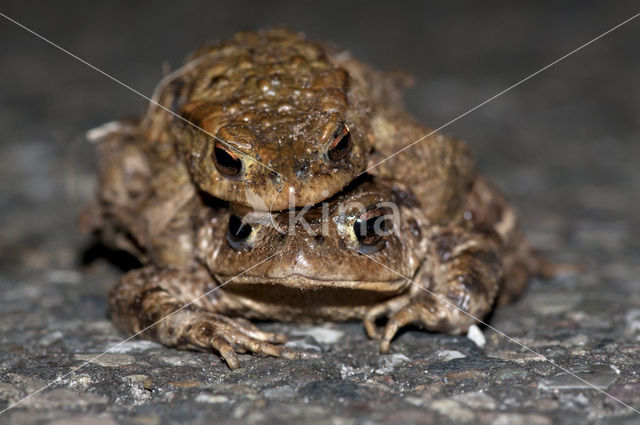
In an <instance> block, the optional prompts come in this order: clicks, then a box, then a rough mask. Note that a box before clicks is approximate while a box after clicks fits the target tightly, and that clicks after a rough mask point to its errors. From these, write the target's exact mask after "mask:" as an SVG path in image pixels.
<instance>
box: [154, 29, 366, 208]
mask: <svg viewBox="0 0 640 425" xmlns="http://www.w3.org/2000/svg"><path fill="white" fill-rule="evenodd" d="M362 84H363V82H362V81H356V80H354V79H352V78H350V76H349V74H348V73H347V71H346V70H345V69H344V68H343V67H341V66H340V65H339V64H338V63H337V61H336V60H335V59H334V58H333V57H332V52H331V51H330V49H329V48H328V47H327V46H324V45H321V44H318V43H314V42H310V41H308V40H306V39H305V38H304V36H303V35H302V34H301V33H295V32H293V31H288V30H284V29H270V30H264V31H258V32H244V33H238V34H236V35H235V37H233V38H232V39H231V40H228V41H225V42H220V43H217V44H213V45H209V46H205V47H203V48H201V49H200V50H198V51H197V52H196V53H195V54H193V55H191V56H190V57H189V58H188V60H187V61H186V63H185V65H184V67H183V68H181V69H180V70H178V71H176V72H175V73H174V74H172V75H170V76H169V77H167V78H166V79H165V80H164V81H163V82H161V83H160V85H159V87H158V89H157V95H156V98H157V100H158V101H159V103H160V104H161V105H163V106H165V107H166V108H168V109H170V110H171V111H173V112H175V113H176V114H178V115H180V116H181V117H183V118H184V119H186V120H188V121H189V122H190V123H192V124H195V126H197V127H199V128H196V127H194V126H193V125H190V124H189V123H187V122H185V121H184V120H181V119H179V118H177V117H175V116H172V115H170V114H169V113H167V112H166V110H164V109H162V108H159V107H157V106H155V105H151V107H150V109H149V111H148V113H147V116H146V117H145V120H144V122H143V127H144V128H145V129H146V130H147V133H148V134H147V137H148V139H149V141H150V143H157V141H158V140H159V139H169V138H170V139H172V140H173V142H174V143H175V148H176V150H177V152H178V153H179V154H180V155H181V156H182V158H183V160H184V161H185V163H186V164H187V165H188V168H189V170H190V172H191V174H192V176H193V179H194V181H195V182H196V183H197V185H198V186H199V187H200V189H202V190H204V191H205V192H207V193H209V194H211V195H213V196H216V197H218V198H221V199H224V200H227V201H230V202H234V203H239V204H244V205H247V206H251V207H254V208H260V209H268V210H275V211H277V210H283V209H287V208H289V207H291V206H297V205H298V206H300V205H312V204H316V203H318V202H320V201H322V200H323V199H325V198H327V197H329V196H331V195H333V194H335V193H337V192H338V191H339V190H341V189H342V188H343V187H345V186H346V185H347V184H348V183H349V182H351V180H353V178H354V177H355V176H356V175H358V174H359V173H360V172H361V171H363V170H364V168H365V165H366V163H367V159H368V152H369V150H370V148H371V145H372V134H371V129H370V115H371V111H370V106H369V99H368V98H367V97H366V96H364V92H365V90H362V89H361V88H360V86H361V85H362ZM343 125H346V126H347V128H348V130H349V133H350V138H351V143H352V147H351V150H350V153H349V154H348V155H347V156H346V157H344V158H342V159H339V160H332V159H330V158H329V156H328V154H327V150H328V148H329V145H330V144H331V143H332V142H333V141H334V139H335V138H336V132H338V131H339V130H340V129H341V126H343ZM203 130H204V131H203ZM216 143H222V144H223V145H225V146H226V147H228V148H229V149H230V152H231V153H232V154H233V155H236V156H238V158H239V159H241V160H242V163H243V167H242V171H241V172H240V174H238V175H235V176H229V175H228V174H224V173H222V172H221V171H220V170H219V169H218V168H217V167H216V165H215V162H214V147H215V145H216ZM256 199H260V202H259V203H258V204H256V203H255V200H256Z"/></svg>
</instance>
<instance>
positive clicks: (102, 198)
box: [80, 30, 543, 368]
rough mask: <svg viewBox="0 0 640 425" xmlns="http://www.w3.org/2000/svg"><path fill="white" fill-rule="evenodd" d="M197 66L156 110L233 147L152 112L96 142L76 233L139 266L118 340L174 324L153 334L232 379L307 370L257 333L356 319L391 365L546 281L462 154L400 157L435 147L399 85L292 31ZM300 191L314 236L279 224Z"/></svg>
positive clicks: (165, 89) (228, 48) (169, 88)
mask: <svg viewBox="0 0 640 425" xmlns="http://www.w3.org/2000/svg"><path fill="white" fill-rule="evenodd" d="M258 47H259V48H258ZM252 49H253V50H252ZM298 57H300V59H296V58H298ZM285 59H286V60H285ZM186 64H187V65H186V66H185V68H183V69H181V70H180V72H178V73H177V74H174V75H170V76H169V77H167V79H166V80H164V81H163V82H162V83H161V84H160V86H159V89H158V91H157V93H156V97H157V99H158V100H159V102H160V103H161V104H162V105H166V106H167V107H168V108H170V109H171V110H175V111H176V113H178V114H179V115H180V116H182V117H185V118H188V119H189V120H190V121H191V122H194V123H196V124H197V125H198V126H200V127H201V128H203V129H204V130H206V131H207V132H209V133H211V134H214V135H216V136H217V137H219V138H220V139H221V140H224V141H225V143H227V142H229V143H231V142H230V141H232V140H233V143H231V146H232V147H231V148H230V147H229V146H227V145H226V144H222V145H216V143H217V142H219V140H218V141H217V140H216V139H215V138H211V137H209V136H207V135H206V134H205V133H203V132H202V131H200V130H197V129H194V128H193V127H192V126H189V125H187V124H185V123H184V122H181V120H179V119H177V118H175V117H174V116H172V115H170V114H167V113H166V111H162V110H161V109H159V108H157V107H153V106H151V107H150V109H149V110H148V111H147V113H146V115H145V116H143V117H141V118H139V119H131V120H122V121H118V122H114V123H110V124H108V125H105V126H103V127H102V128H101V129H100V131H97V132H94V133H93V135H94V137H93V138H94V140H95V141H96V143H97V149H98V163H99V184H98V191H97V195H96V198H95V200H94V201H93V202H92V203H91V204H90V205H88V206H87V208H86V210H85V212H84V214H83V215H82V217H81V220H80V224H81V227H82V228H83V229H85V230H86V231H88V232H91V231H92V232H95V233H97V234H98V236H99V237H100V239H101V240H102V241H103V243H105V244H106V245H108V246H111V247H113V248H115V249H119V250H123V251H126V252H128V253H129V254H131V255H133V256H134V257H135V258H136V259H137V260H139V261H140V263H141V264H142V267H140V268H138V269H135V270H132V271H130V272H128V273H126V274H125V275H124V277H123V278H122V279H121V280H120V282H118V284H117V285H116V286H115V287H114V288H113V290H112V291H111V293H110V299H109V311H110V316H111V318H112V320H113V321H114V323H115V324H116V325H117V326H118V327H119V328H121V329H122V330H123V331H125V332H128V333H137V332H140V331H142V330H143V329H145V328H147V327H148V326H150V325H153V324H154V323H156V322H157V321H159V320H160V319H162V318H163V317H165V316H167V315H171V316H170V317H169V318H167V319H165V320H162V321H160V322H159V323H157V324H156V325H154V326H152V327H151V328H149V329H148V330H145V331H144V332H142V334H141V336H142V337H145V338H149V339H153V340H156V341H158V342H161V343H163V344H165V345H168V346H173V347H177V348H180V349H197V350H204V351H212V352H217V353H219V354H220V355H221V356H222V357H223V358H224V360H225V361H226V362H227V364H228V365H229V366H230V367H231V368H237V367H239V365H240V364H239V361H238V357H237V354H236V353H237V352H239V351H242V352H244V351H250V352H254V353H259V354H268V355H272V356H282V357H289V358H299V357H305V356H306V357H308V356H311V355H310V354H305V353H299V352H295V351H292V350H290V349H288V348H286V347H284V346H283V345H282V344H283V343H284V342H285V341H286V336H285V335H281V334H273V333H269V332H263V331H261V330H260V329H258V328H257V327H256V326H255V325H253V324H252V323H251V322H250V320H252V319H260V320H276V321H282V322H297V323H302V322H325V321H344V320H361V321H362V322H363V324H364V326H365V329H366V332H367V334H368V335H369V336H370V337H371V338H375V339H378V340H379V342H380V351H381V352H387V351H388V350H389V347H390V344H391V341H392V339H393V337H394V336H395V334H396V333H397V331H398V330H399V329H401V328H402V327H404V326H406V325H409V324H415V325H418V326H420V327H422V328H424V329H426V330H429V331H437V332H446V333H451V334H459V333H462V332H466V330H467V329H468V327H469V326H470V325H471V324H473V323H475V319H474V318H473V317H475V318H477V319H482V318H483V317H484V316H485V315H486V314H487V313H488V312H489V311H491V309H492V308H493V306H494V305H496V304H503V303H506V302H509V301H511V300H513V299H515V298H516V297H517V296H519V295H520V293H521V292H522V291H523V290H524V289H525V286H526V282H527V279H528V278H529V277H530V276H531V275H534V274H539V273H541V272H542V270H543V261H542V260H541V259H540V258H539V257H538V256H537V255H536V254H535V253H534V252H533V251H532V250H531V248H530V246H529V244H528V243H527V241H526V240H525V238H524V236H523V234H522V233H521V232H520V230H519V228H518V219H517V215H516V213H515V211H514V209H513V208H512V207H511V206H510V205H509V203H508V202H507V201H506V200H505V198H504V197H503V196H502V195H501V194H500V192H499V191H498V190H497V189H496V188H495V187H494V186H493V185H492V184H491V183H490V182H489V181H487V179H486V178H484V177H483V176H481V175H479V174H478V173H477V171H476V170H475V168H474V164H473V158H472V155H471V152H470V150H469V148H468V147H467V145H466V144H465V143H464V142H462V141H459V140H456V139H453V138H450V137H447V136H445V135H442V134H438V133H436V134H433V135H431V136H429V137H428V138H426V139H425V140H422V141H421V142H419V143H418V144H416V145H415V146H412V147H411V148H410V149H407V150H405V151H403V152H401V153H400V154H398V155H393V156H391V155H392V154H393V153H394V152H397V151H398V149H399V148H401V147H402V146H405V145H407V144H409V143H411V142H413V141H414V140H417V139H418V138H420V137H422V136H424V135H425V134H428V133H429V132H430V131H431V130H430V129H429V128H427V127H425V126H422V125H420V124H419V123H417V122H416V121H415V120H414V119H413V118H412V117H411V116H410V115H408V114H407V113H406V111H404V109H403V108H402V106H401V101H400V100H401V92H402V90H403V88H404V87H405V86H406V78H405V77H402V76H398V75H395V74H384V73H381V72H378V71H375V70H373V69H371V68H369V67H367V66H366V65H363V64H362V63H361V62H359V61H357V60H355V59H353V58H352V57H351V56H349V55H347V54H345V53H344V52H340V51H339V50H337V49H335V48H331V47H327V46H326V45H322V44H317V43H312V42H309V41H307V40H306V39H305V38H304V37H303V36H301V35H300V34H297V33H293V32H291V31H286V30H265V31H259V32H248V33H240V34H238V35H236V36H235V37H234V38H232V39H231V40H229V41H226V42H222V43H217V44H214V45H211V46H205V47H203V48H202V49H200V50H199V51H198V52H196V53H194V54H193V55H192V56H191V57H190V58H189V59H188V60H187V62H186ZM189 64H191V65H190V66H189ZM241 71H242V72H241ZM275 76H277V78H276V77H275ZM305 90H306V91H305ZM270 91H274V92H276V93H277V96H272V95H271V93H270ZM296 91H300V93H297V92H296ZM247 117H249V119H247ZM345 134H348V136H349V138H350V140H349V146H348V149H346V144H345V143H343V142H344V140H343V139H344V137H345ZM220 143H221V142H220ZM216 146H217V147H216ZM327 146H332V147H333V148H336V149H337V151H335V152H333V153H332V157H333V159H329V160H328V159H327V156H328V154H327ZM234 149H237V150H240V151H242V152H244V153H246V155H251V157H252V158H254V159H257V160H259V161H260V162H262V163H264V164H265V165H268V166H269V167H273V168H274V169H278V172H279V173H280V174H278V175H273V174H272V171H269V169H268V168H265V167H264V166H262V165H260V164H258V163H257V162H255V161H254V160H253V159H250V158H249V159H248V158H247V157H243V156H242V154H238V155H237V156H234V155H235V154H236V153H237V151H236V150H234ZM220 150H221V151H223V152H222V153H221V152H219V151H220ZM216 151H218V154H219V157H218V158H217V160H218V162H219V163H218V164H216V163H215V161H216V157H215V154H216ZM345 151H348V152H347V153H345ZM225 154H227V155H229V156H228V157H225V156H224V155H225ZM342 155H344V156H342ZM389 156H391V158H389ZM387 158H389V159H387ZM238 161H240V163H239V162H238ZM252 161H253V162H252ZM380 161H384V162H382V163H380V164H379V165H378V166H376V167H374V168H372V169H370V170H368V172H367V173H366V174H365V175H363V176H360V177H358V175H359V174H360V173H361V172H362V171H363V170H365V169H367V168H368V167H370V166H372V165H375V164H377V163H378V162H380ZM238 165H239V166H240V168H241V170H240V172H241V173H242V174H241V176H237V175H236V176H231V177H229V176H224V175H223V173H222V172H220V170H223V171H224V172H226V173H227V174H231V173H233V172H234V167H236V166H238ZM287 185H288V186H287ZM283 187H285V188H293V189H285V190H283V189H282V188H283ZM288 192H293V193H294V196H293V199H294V200H295V202H294V203H295V204H297V205H298V206H301V205H307V204H313V205H315V206H313V207H310V208H309V209H308V210H306V211H305V213H304V214H303V216H304V219H305V223H306V225H303V224H302V223H301V222H298V221H295V222H293V223H292V222H291V221H290V214H289V212H287V211H280V212H278V211H279V210H281V209H283V208H288V207H289V204H288V201H289V199H291V198H289V199H287V203H284V202H283V203H282V204H278V202H280V198H278V196H277V195H278V194H279V193H288ZM274 199H275V201H274ZM265 200H266V201H265ZM322 201H325V202H324V204H323V203H321V202H322ZM269 203H272V205H271V206H270V205H268V204H269ZM316 204H317V205H316ZM381 204H389V205H395V206H396V210H395V212H396V214H395V215H394V221H393V226H392V232H390V233H388V234H385V235H384V236H382V237H378V236H377V235H373V234H366V235H364V236H363V235H360V236H359V235H358V234H357V233H358V231H360V230H362V229H365V230H366V229H368V226H367V223H368V221H367V220H370V219H371V217H374V218H375V217H378V216H379V215H381V214H383V212H385V211H386V210H383V209H381V208H382V207H380V205H381ZM345 205H355V207H353V208H343V207H344V206H345ZM271 207H273V208H271ZM256 210H257V211H256ZM260 210H261V211H260ZM270 210H271V211H270ZM299 210H300V209H298V211H299ZM263 260H264V262H262V261H263ZM239 274H240V276H238V275H239ZM405 277H406V278H408V279H410V280H412V281H414V282H415V284H413V283H411V281H409V280H407V279H405ZM207 293H208V295H206V296H204V297H202V295H204V294H207ZM198 297H200V298H198ZM196 298H198V300H197V301H195V302H193V303H192V304H190V305H189V306H188V307H186V308H183V309H182V306H183V305H185V304H187V303H189V302H191V301H192V300H194V299H196ZM470 315H471V316H470ZM472 316H473V317H472ZM381 318H386V319H387V321H386V323H385V324H384V326H383V327H382V328H379V327H378V326H377V323H378V319H381Z"/></svg>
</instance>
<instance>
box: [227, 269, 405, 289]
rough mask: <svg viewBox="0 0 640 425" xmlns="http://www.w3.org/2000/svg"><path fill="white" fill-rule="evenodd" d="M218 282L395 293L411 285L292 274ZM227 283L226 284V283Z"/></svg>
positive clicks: (229, 277) (228, 279) (401, 279)
mask: <svg viewBox="0 0 640 425" xmlns="http://www.w3.org/2000/svg"><path fill="white" fill-rule="evenodd" d="M215 276H216V278H217V280H218V281H219V282H220V283H221V285H222V284H224V286H241V285H255V284H262V285H275V286H277V285H281V286H286V287H291V288H299V289H319V288H327V287H331V288H344V289H360V290H372V291H380V292H389V293H395V292H399V291H402V290H404V289H405V288H406V287H407V286H408V285H410V284H411V283H410V282H409V281H408V280H407V279H404V278H400V279H393V280H349V279H343V278H339V277H336V278H330V277H317V276H307V275H302V274H298V273H292V274H289V275H284V276H277V277H270V276H266V277H265V276H251V275H242V276H236V277H233V276H225V275H221V274H215ZM225 282H226V283H225Z"/></svg>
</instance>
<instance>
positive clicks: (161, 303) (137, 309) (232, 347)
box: [109, 267, 307, 369]
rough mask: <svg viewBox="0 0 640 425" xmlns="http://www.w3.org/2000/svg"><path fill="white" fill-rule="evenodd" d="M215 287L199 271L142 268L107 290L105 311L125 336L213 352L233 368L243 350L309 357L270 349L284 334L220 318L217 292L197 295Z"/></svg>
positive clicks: (201, 269)
mask: <svg viewBox="0 0 640 425" xmlns="http://www.w3.org/2000/svg"><path fill="white" fill-rule="evenodd" d="M213 288H215V284H214V283H213V282H212V279H211V277H210V275H209V274H208V273H207V271H206V270H204V269H203V268H193V269H172V268H167V269H157V268H154V267H145V268H142V269H138V270H133V271H131V272H129V273H127V274H126V275H125V276H124V277H123V278H122V280H120V282H119V283H118V284H117V285H116V286H115V287H114V288H113V289H112V290H111V292H110V294H109V312H110V315H111V319H112V320H113V322H114V323H115V325H116V326H117V327H119V328H120V329H122V330H124V331H126V332H131V333H138V332H141V335H142V336H143V337H145V338H147V339H152V340H154V341H158V342H160V343H162V344H164V345H168V346H171V347H177V348H180V349H192V350H193V349H195V350H205V351H206V350H212V349H213V350H215V351H217V352H219V353H220V355H221V356H222V357H223V358H224V359H225V361H226V362H227V364H228V365H229V367H230V368H231V369H237V368H238V367H240V364H239V362H238V356H237V355H236V352H241V351H246V350H249V351H252V352H254V353H259V354H267V355H271V356H275V357H285V358H300V357H305V356H307V355H306V354H304V353H296V352H294V351H291V350H289V349H288V348H286V347H283V346H281V345H274V344H277V343H283V342H285V341H286V336H284V335H282V334H275V333H271V332H263V331H261V330H259V329H258V328H257V327H256V326H254V325H252V324H251V323H250V322H249V321H248V320H246V319H243V318H235V319H232V318H229V317H226V316H224V315H222V314H220V313H221V312H220V307H219V302H218V301H217V300H218V296H219V295H220V294H217V293H216V292H212V295H211V296H204V297H201V296H202V295H203V294H204V293H205V292H207V291H210V290H211V289H213ZM198 297H201V298H198ZM196 299H197V300H196ZM193 300H196V301H193ZM192 301H193V302H192ZM189 303H190V304H189ZM186 304H188V305H187V306H186V307H183V306H185V305H186Z"/></svg>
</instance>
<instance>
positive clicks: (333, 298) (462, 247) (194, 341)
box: [109, 176, 541, 369]
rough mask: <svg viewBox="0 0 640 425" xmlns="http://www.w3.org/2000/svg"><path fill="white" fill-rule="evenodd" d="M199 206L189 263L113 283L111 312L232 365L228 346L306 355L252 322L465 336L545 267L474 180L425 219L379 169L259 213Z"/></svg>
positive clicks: (146, 332) (384, 338)
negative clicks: (452, 210)
mask: <svg viewBox="0 0 640 425" xmlns="http://www.w3.org/2000/svg"><path fill="white" fill-rule="evenodd" d="M198 216H199V222H198V223H199V224H198V225H197V226H196V227H197V230H196V231H195V233H194V234H193V237H194V242H193V244H192V247H193V251H192V252H193V255H194V261H193V262H192V263H190V264H188V265H184V264H183V265H180V264H178V265H168V266H164V267H159V266H157V265H155V264H150V265H147V266H145V267H143V268H141V269H137V270H133V271H131V272H129V273H127V274H126V275H125V276H124V277H123V278H122V280H121V281H120V282H119V283H118V284H117V285H116V286H115V287H114V289H113V290H112V291H111V293H110V301H109V310H110V314H111V317H112V320H113V321H114V323H115V324H116V325H117V326H118V327H119V328H121V329H123V330H125V331H127V332H133V333H138V332H141V331H142V332H141V333H142V336H144V337H146V338H150V339H153V340H156V341H159V342H161V343H163V344H165V345H168V346H175V347H178V348H182V349H197V350H205V351H207V350H211V351H216V352H218V353H220V354H221V355H222V357H223V358H224V359H225V361H226V362H227V364H228V365H229V367H231V368H232V369H233V368H237V367H239V361H238V357H237V354H236V353H237V352H244V351H247V350H248V351H252V352H254V353H259V354H266V355H272V356H282V357H286V358H299V357H306V356H309V354H308V353H299V352H295V351H293V350H291V349H289V348H287V347H285V346H283V345H282V343H284V342H285V341H286V336H285V335H281V334H276V333H270V332H264V331H261V330H260V329H258V328H257V327H256V326H255V325H253V324H252V323H251V322H250V321H249V320H250V319H260V320H276V321H283V322H323V321H343V320H353V319H358V320H362V321H363V322H364V326H365V329H366V332H367V334H368V335H369V336H370V337H371V338H376V339H378V340H379V341H380V351H381V352H383V353H385V352H388V351H389V347H390V342H391V340H392V339H393V337H394V335H395V334H396V332H397V331H398V330H399V329H400V328H402V327H403V326H405V325H408V324H416V325H418V326H421V327H423V328H425V329H427V330H430V331H439V332H447V333H451V334H459V333H462V332H465V331H466V330H467V329H468V327H469V326H470V325H471V324H473V323H475V322H476V321H477V320H478V319H482V318H483V317H484V316H485V315H486V314H487V313H488V312H489V311H490V310H491V308H492V307H493V305H494V303H496V302H497V303H498V304H503V303H506V302H508V301H510V300H512V299H514V298H515V297H517V296H518V295H519V294H520V293H521V292H522V291H523V289H524V288H525V283H526V280H527V278H528V277H529V276H530V275H531V274H534V273H538V272H539V271H540V264H541V263H540V261H539V260H538V257H537V256H536V255H535V254H533V253H532V251H531V249H530V248H529V245H528V244H527V242H526V241H525V240H524V238H523V235H522V233H520V232H519V231H518V228H517V221H516V219H515V215H514V212H513V210H512V209H511V207H510V206H509V205H508V204H507V203H506V201H505V200H504V198H503V197H502V196H501V195H500V194H499V192H497V191H496V189H495V188H494V187H493V186H491V185H490V184H489V183H488V182H487V181H486V180H485V179H484V178H483V177H481V176H477V177H476V178H475V179H474V182H473V184H472V186H471V188H470V190H469V192H468V193H467V194H466V196H464V202H463V204H462V207H461V214H456V215H454V216H452V217H454V218H453V219H452V220H448V219H446V218H443V219H440V220H437V221H433V220H431V219H429V218H428V217H427V216H426V215H425V214H424V213H423V211H422V207H421V205H420V203H419V202H418V201H417V200H416V198H415V197H414V196H413V194H412V193H411V192H410V191H409V190H408V189H407V188H406V187H404V186H403V185H402V184H399V183H396V182H394V181H389V180H386V179H381V178H377V179H365V181H362V182H356V183H355V185H354V187H350V188H348V190H347V191H345V192H343V193H340V194H339V195H337V196H336V197H333V198H332V199H330V200H328V201H327V202H326V203H323V205H319V206H317V207H314V208H311V209H306V210H302V211H296V210H292V211H289V212H281V213H277V214H273V215H269V217H268V219H265V216H264V215H257V216H252V215H251V214H247V215H244V216H242V215H240V214H239V213H237V212H236V210H235V209H234V208H233V207H231V208H229V207H214V206H208V207H202V208H201V209H200V210H199V214H198ZM292 217H293V218H294V219H292ZM383 317H385V318H387V322H386V324H385V325H384V328H383V329H382V330H379V329H378V328H377V326H376V321H377V319H380V318H383Z"/></svg>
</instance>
